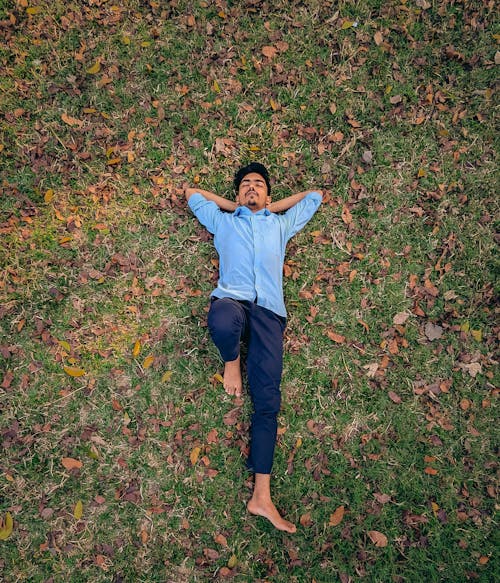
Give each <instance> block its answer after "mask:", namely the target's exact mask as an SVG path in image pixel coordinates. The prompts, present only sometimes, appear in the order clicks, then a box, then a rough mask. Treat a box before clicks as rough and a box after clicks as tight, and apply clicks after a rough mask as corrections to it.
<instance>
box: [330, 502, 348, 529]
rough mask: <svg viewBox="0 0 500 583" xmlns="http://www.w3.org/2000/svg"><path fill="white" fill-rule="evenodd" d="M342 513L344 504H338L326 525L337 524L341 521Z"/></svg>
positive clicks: (343, 512)
mask: <svg viewBox="0 0 500 583" xmlns="http://www.w3.org/2000/svg"><path fill="white" fill-rule="evenodd" d="M344 514H345V508H344V506H339V507H338V508H337V510H335V512H334V513H333V514H330V522H329V523H328V526H338V525H339V524H340V523H341V522H342V520H343V518H344Z"/></svg>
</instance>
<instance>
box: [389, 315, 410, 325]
mask: <svg viewBox="0 0 500 583" xmlns="http://www.w3.org/2000/svg"><path fill="white" fill-rule="evenodd" d="M409 317H410V314H409V312H398V313H397V314H396V315H395V316H394V318H393V319H392V323H393V324H394V325H395V326H402V325H403V324H404V323H405V322H406V320H408V318H409Z"/></svg>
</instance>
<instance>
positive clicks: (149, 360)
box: [142, 354, 155, 368]
mask: <svg viewBox="0 0 500 583" xmlns="http://www.w3.org/2000/svg"><path fill="white" fill-rule="evenodd" d="M154 361H155V357H154V356H153V355H152V354H150V355H149V356H146V358H145V359H144V362H143V363H142V368H149V367H150V366H151V365H152V364H153V362H154Z"/></svg>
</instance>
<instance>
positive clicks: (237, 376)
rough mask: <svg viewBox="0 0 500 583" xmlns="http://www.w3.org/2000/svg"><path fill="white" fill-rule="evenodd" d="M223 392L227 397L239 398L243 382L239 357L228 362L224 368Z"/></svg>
mask: <svg viewBox="0 0 500 583" xmlns="http://www.w3.org/2000/svg"><path fill="white" fill-rule="evenodd" d="M224 390H225V391H226V393H227V394H228V395H234V396H236V397H241V392H242V390H243V382H242V380H241V365H240V357H239V356H238V358H237V359H236V360H230V361H229V362H226V363H225V366H224Z"/></svg>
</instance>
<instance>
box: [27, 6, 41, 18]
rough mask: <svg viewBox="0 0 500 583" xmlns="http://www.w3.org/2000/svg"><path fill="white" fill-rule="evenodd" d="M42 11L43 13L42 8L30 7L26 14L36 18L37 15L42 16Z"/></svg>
mask: <svg viewBox="0 0 500 583" xmlns="http://www.w3.org/2000/svg"><path fill="white" fill-rule="evenodd" d="M41 11H42V7H41V6H29V7H28V8H26V14H29V15H30V16H35V14H40V12H41Z"/></svg>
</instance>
